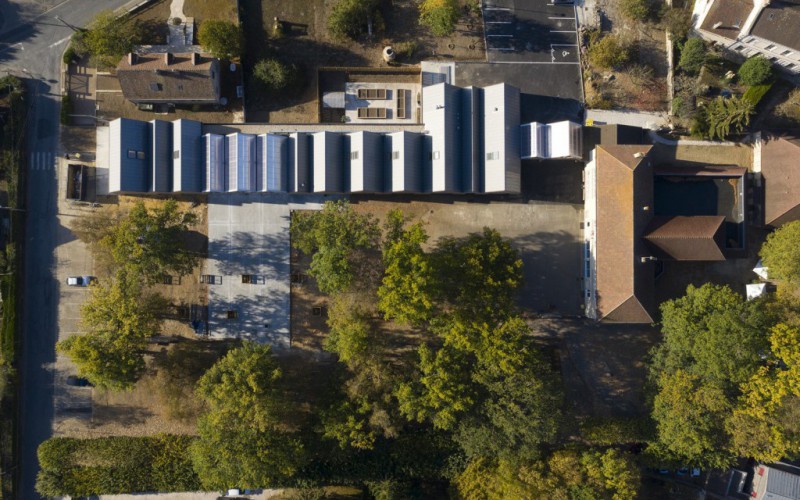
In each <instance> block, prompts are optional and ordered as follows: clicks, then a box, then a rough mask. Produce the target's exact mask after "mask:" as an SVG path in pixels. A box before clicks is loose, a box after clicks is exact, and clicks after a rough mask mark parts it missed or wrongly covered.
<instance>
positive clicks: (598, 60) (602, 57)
mask: <svg viewBox="0 0 800 500" xmlns="http://www.w3.org/2000/svg"><path fill="white" fill-rule="evenodd" d="M630 59H631V49H630V47H628V45H627V44H626V43H623V42H622V40H620V38H619V37H618V36H617V35H607V36H605V37H603V38H601V39H600V40H599V41H598V42H595V43H594V44H592V45H590V46H589V60H590V61H591V63H592V65H594V66H596V67H598V68H601V69H612V68H618V67H622V66H624V65H625V64H627V63H628V62H629V61H630Z"/></svg>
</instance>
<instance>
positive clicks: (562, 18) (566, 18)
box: [547, 16, 575, 21]
mask: <svg viewBox="0 0 800 500" xmlns="http://www.w3.org/2000/svg"><path fill="white" fill-rule="evenodd" d="M547 19H558V20H560V21H561V20H563V21H567V20H569V21H574V20H575V18H574V17H563V16H555V17H548V18H547Z"/></svg>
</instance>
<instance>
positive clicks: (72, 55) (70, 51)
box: [63, 45, 78, 64]
mask: <svg viewBox="0 0 800 500" xmlns="http://www.w3.org/2000/svg"><path fill="white" fill-rule="evenodd" d="M77 57H78V53H77V52H75V48H74V47H73V46H72V45H70V46H69V47H67V50H65V51H64V57H63V61H64V64H72V63H73V62H74V61H75V59H76V58H77Z"/></svg>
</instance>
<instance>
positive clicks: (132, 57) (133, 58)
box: [128, 52, 136, 66]
mask: <svg viewBox="0 0 800 500" xmlns="http://www.w3.org/2000/svg"><path fill="white" fill-rule="evenodd" d="M134 64H136V54H135V53H133V52H128V65H129V66H133V65H134Z"/></svg>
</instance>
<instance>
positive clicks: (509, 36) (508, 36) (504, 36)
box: [486, 35, 514, 38]
mask: <svg viewBox="0 0 800 500" xmlns="http://www.w3.org/2000/svg"><path fill="white" fill-rule="evenodd" d="M486 36H499V37H503V38H511V37H513V36H514V35H486Z"/></svg>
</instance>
